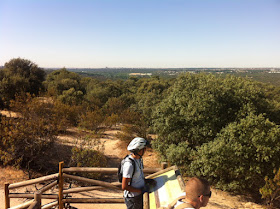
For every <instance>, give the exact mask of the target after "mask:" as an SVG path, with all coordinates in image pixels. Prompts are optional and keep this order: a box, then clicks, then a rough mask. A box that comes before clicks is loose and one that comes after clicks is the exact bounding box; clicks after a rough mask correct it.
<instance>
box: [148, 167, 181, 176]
mask: <svg viewBox="0 0 280 209" xmlns="http://www.w3.org/2000/svg"><path fill="white" fill-rule="evenodd" d="M175 169H176V167H175V166H171V167H169V168H166V169H164V170H160V171H158V172H156V173H153V174H151V175H149V176H147V177H146V179H151V178H154V177H156V176H159V175H161V174H163V173H166V172H168V171H171V170H175Z"/></svg>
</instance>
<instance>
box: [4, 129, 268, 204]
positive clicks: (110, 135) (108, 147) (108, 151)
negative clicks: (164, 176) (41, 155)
mask: <svg viewBox="0 0 280 209" xmlns="http://www.w3.org/2000/svg"><path fill="white" fill-rule="evenodd" d="M75 131H76V130H75V129H72V130H70V131H69V132H68V134H67V135H61V136H60V137H59V143H62V144H67V145H71V146H74V145H75V146H78V144H79V143H80V141H79V140H77V134H73V132H75ZM116 133H117V131H116V130H109V131H106V132H105V133H104V134H103V135H102V136H100V142H101V144H100V145H99V147H100V146H101V145H103V151H104V154H105V155H106V156H107V157H108V159H109V160H108V162H109V166H110V167H116V166H117V164H118V162H119V161H120V159H121V158H122V157H124V156H125V155H126V153H127V151H126V145H125V144H123V143H122V142H120V141H119V140H118V139H117V138H116V136H115V135H116ZM143 160H144V165H145V167H159V166H160V165H159V164H158V161H157V155H156V153H154V152H153V151H152V150H148V151H147V153H146V154H145V156H144V159H143ZM114 178H115V177H114ZM25 179H28V175H27V174H26V173H24V172H23V171H21V170H16V169H14V168H11V167H6V168H0V187H1V189H0V209H4V208H5V205H4V189H3V187H4V183H5V182H8V183H14V182H20V181H23V180H25ZM32 189H34V188H32V187H28V188H23V189H18V190H17V192H26V191H29V190H32ZM212 192H213V193H212V197H211V199H210V202H209V204H208V206H207V207H206V208H209V209H246V208H247V209H248V208H251V209H261V208H265V207H263V206H261V205H257V204H255V203H252V202H250V201H248V200H245V198H244V197H241V196H233V195H231V194H229V193H227V192H223V191H220V190H216V189H214V188H212ZM77 196H79V197H102V198H105V197H108V198H109V197H122V192H116V191H112V190H101V191H91V192H83V193H81V194H79V195H75V197H77ZM23 201H26V200H24V199H12V201H11V206H15V205H17V204H20V203H22V202H23ZM73 206H75V207H77V208H79V209H90V208H104V209H117V208H118V209H125V205H124V204H76V205H73Z"/></svg>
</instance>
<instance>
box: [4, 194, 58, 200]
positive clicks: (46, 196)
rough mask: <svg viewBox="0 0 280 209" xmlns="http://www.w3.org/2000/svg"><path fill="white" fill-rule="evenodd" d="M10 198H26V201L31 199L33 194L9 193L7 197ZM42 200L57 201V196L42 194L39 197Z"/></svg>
mask: <svg viewBox="0 0 280 209" xmlns="http://www.w3.org/2000/svg"><path fill="white" fill-rule="evenodd" d="M9 197H10V198H26V199H33V198H34V194H32V193H30V194H27V193H11V194H10V195H9ZM41 197H42V199H58V195H57V194H42V195H41Z"/></svg>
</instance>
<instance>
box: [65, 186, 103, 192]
mask: <svg viewBox="0 0 280 209" xmlns="http://www.w3.org/2000/svg"><path fill="white" fill-rule="evenodd" d="M97 189H98V190H99V189H105V188H104V187H102V186H92V187H76V188H71V189H67V190H63V194H70V193H78V192H87V191H92V190H97Z"/></svg>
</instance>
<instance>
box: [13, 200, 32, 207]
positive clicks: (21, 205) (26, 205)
mask: <svg viewBox="0 0 280 209" xmlns="http://www.w3.org/2000/svg"><path fill="white" fill-rule="evenodd" d="M33 202H34V200H29V201H27V202H25V203H22V204H20V205H17V206H14V207H11V208H9V209H23V208H27V207H29V206H30V205H31V204H32V203H33Z"/></svg>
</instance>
